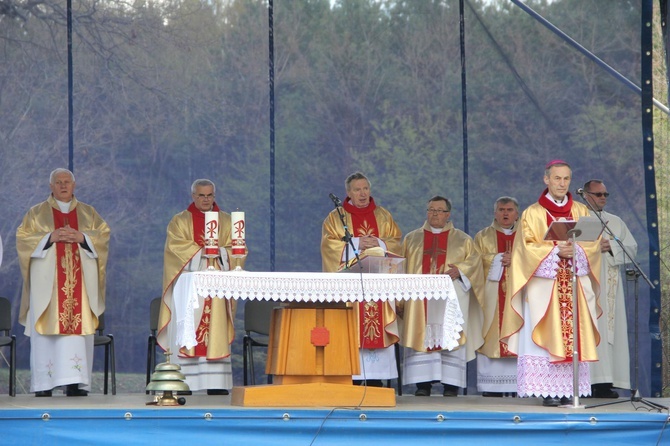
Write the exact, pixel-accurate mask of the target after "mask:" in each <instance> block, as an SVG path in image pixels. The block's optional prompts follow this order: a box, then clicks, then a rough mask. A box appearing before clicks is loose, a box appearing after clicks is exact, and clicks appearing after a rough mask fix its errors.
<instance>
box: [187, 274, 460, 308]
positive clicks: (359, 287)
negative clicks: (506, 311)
mask: <svg viewBox="0 0 670 446" xmlns="http://www.w3.org/2000/svg"><path fill="white" fill-rule="evenodd" d="M193 275H194V281H195V288H196V291H197V293H198V295H199V296H202V297H207V296H211V297H219V298H224V297H225V298H227V299H250V300H280V301H288V302H363V301H383V302H386V301H390V300H417V299H447V300H451V299H454V300H455V299H456V293H455V291H454V289H453V284H452V283H451V281H450V280H445V279H446V278H447V277H448V276H445V275H429V274H426V275H420V274H363V277H362V278H361V275H359V274H333V273H256V272H253V273H249V272H218V273H213V272H207V271H201V272H196V273H193Z"/></svg>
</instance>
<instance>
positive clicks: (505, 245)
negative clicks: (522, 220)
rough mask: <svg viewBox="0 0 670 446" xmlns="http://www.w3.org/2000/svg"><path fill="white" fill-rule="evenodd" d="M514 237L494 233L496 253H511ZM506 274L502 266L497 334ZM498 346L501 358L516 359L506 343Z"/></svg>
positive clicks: (505, 293)
mask: <svg viewBox="0 0 670 446" xmlns="http://www.w3.org/2000/svg"><path fill="white" fill-rule="evenodd" d="M515 235H516V232H512V233H511V234H509V235H507V234H505V233H504V232H500V231H496V236H497V246H498V252H509V251H511V250H512V245H513V244H514V236H515ZM507 272H508V271H507V267H506V266H503V272H502V276H501V277H500V281H499V282H498V333H500V331H501V329H502V321H503V309H504V308H505V296H506V295H507ZM498 344H499V345H500V357H501V358H513V357H516V355H515V354H514V353H510V351H509V349H508V348H507V344H506V343H504V342H500V341H498Z"/></svg>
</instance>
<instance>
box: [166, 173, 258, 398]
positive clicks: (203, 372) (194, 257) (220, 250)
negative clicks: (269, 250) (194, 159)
mask: <svg viewBox="0 0 670 446" xmlns="http://www.w3.org/2000/svg"><path fill="white" fill-rule="evenodd" d="M215 194H216V186H215V185H214V183H213V182H212V181H210V180H208V179H199V180H195V181H194V182H193V184H192V185H191V198H192V199H193V202H192V203H191V204H190V205H189V207H188V208H187V209H186V210H184V211H182V212H180V213H178V214H177V215H175V216H174V217H173V218H172V220H171V221H170V223H169V224H168V227H167V238H166V240H165V252H164V262H163V299H162V302H161V308H160V315H159V320H158V344H159V345H160V346H161V347H162V348H163V349H164V350H167V349H170V351H171V352H172V353H173V356H172V357H171V361H172V362H174V363H177V364H180V365H181V371H182V373H183V374H184V375H185V376H186V383H187V384H188V385H189V387H190V388H191V390H192V391H193V390H207V394H208V395H228V393H229V392H228V389H230V388H232V386H233V374H232V366H231V361H230V354H231V345H232V343H233V341H234V340H235V327H234V321H235V311H236V302H235V301H233V300H231V299H219V298H218V297H214V298H212V297H207V298H204V299H203V298H200V299H199V300H200V302H199V305H198V308H197V309H195V311H194V314H193V317H194V320H195V328H196V333H195V335H196V341H197V345H195V346H194V347H192V348H186V347H185V346H181V345H177V335H178V333H177V321H176V318H175V317H174V315H175V299H174V295H173V292H174V286H175V284H176V283H177V280H178V279H179V277H180V276H181V274H182V273H185V272H189V271H202V270H205V269H207V268H208V266H211V267H212V268H214V269H216V270H222V271H228V270H229V269H235V267H237V266H240V267H243V266H244V261H245V258H246V248H245V255H244V257H240V258H233V257H232V233H231V216H230V214H228V213H227V212H223V211H221V210H220V209H219V206H218V205H217V204H216V201H215ZM209 212H213V213H214V215H216V217H217V224H218V227H217V231H218V234H217V236H218V239H217V240H218V244H216V243H215V245H216V247H215V251H216V252H217V255H216V257H214V258H208V257H206V256H205V251H206V250H209V249H211V248H212V246H210V245H209V244H208V241H209V240H210V238H209V237H208V236H207V232H206V231H207V230H208V229H207V228H206V224H207V222H206V213H209ZM209 221H212V220H209ZM206 245H207V246H206Z"/></svg>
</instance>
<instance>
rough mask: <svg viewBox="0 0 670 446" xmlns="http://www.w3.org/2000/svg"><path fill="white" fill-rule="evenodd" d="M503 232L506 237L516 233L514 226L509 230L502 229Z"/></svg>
mask: <svg viewBox="0 0 670 446" xmlns="http://www.w3.org/2000/svg"><path fill="white" fill-rule="evenodd" d="M500 229H501V230H502V233H503V234H505V235H510V234H511V233H513V232H514V225H512V226H510V227H509V228H502V227H501V228H500Z"/></svg>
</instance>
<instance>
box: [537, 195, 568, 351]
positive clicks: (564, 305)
mask: <svg viewBox="0 0 670 446" xmlns="http://www.w3.org/2000/svg"><path fill="white" fill-rule="evenodd" d="M547 192H548V189H545V191H544V192H543V193H542V196H541V197H540V199H539V200H538V202H539V203H540V205H542V207H544V208H545V209H546V210H547V226H549V225H550V224H551V222H552V221H554V220H558V219H559V218H563V219H564V220H574V218H573V217H572V203H573V201H572V195H571V194H570V192H568V195H567V197H568V203H567V204H566V205H565V206H557V205H556V203H554V202H553V201H551V200H550V199H548V198H547V197H546V196H545V195H546V194H547ZM556 243H557V242H554V244H556ZM556 282H557V284H556V290H557V291H556V293H557V295H556V296H555V298H556V299H558V305H559V308H560V313H561V337H562V339H563V346H564V347H565V360H564V361H561V362H572V352H573V351H574V346H573V343H572V340H573V332H574V325H573V323H572V322H573V320H572V319H573V317H572V263H571V262H570V260H568V259H563V258H559V261H558V269H557V270H556Z"/></svg>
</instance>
